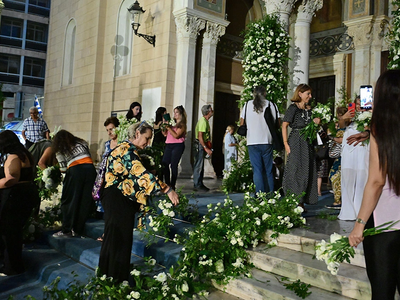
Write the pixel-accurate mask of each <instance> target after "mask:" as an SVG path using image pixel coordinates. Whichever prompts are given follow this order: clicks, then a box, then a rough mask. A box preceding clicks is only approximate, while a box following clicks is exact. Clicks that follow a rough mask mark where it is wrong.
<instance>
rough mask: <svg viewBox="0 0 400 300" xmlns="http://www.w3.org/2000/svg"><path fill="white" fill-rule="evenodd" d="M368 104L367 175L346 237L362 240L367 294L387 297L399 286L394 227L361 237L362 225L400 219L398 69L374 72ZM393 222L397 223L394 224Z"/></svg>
mask: <svg viewBox="0 0 400 300" xmlns="http://www.w3.org/2000/svg"><path fill="white" fill-rule="evenodd" d="M373 108H374V112H373V114H372V120H371V127H370V128H371V138H370V145H371V146H370V147H371V148H370V155H369V173H368V181H367V184H366V185H365V190H364V196H363V199H362V204H361V208H360V212H359V213H358V216H357V219H356V222H355V225H354V229H353V231H352V232H351V233H350V235H349V243H350V245H351V246H354V247H356V246H357V245H358V244H359V243H361V242H363V246H364V257H365V262H366V267H367V274H368V278H369V281H370V282H371V289H372V299H373V300H378V299H379V300H380V299H385V300H388V299H394V298H395V293H396V288H397V290H400V251H399V249H400V230H394V231H391V230H390V231H385V232H382V233H380V234H378V235H374V236H368V237H365V238H363V231H364V229H366V228H372V227H376V226H379V225H382V224H384V223H386V222H390V221H398V220H400V157H399V154H398V149H400V135H398V134H397V133H396V132H394V130H395V128H397V127H398V124H399V115H400V70H390V71H386V72H385V73H383V74H382V75H381V76H380V77H379V79H378V81H377V83H376V87H375V94H374V103H373ZM363 134H364V135H367V134H368V133H363ZM359 136H361V134H359ZM393 228H394V229H400V224H399V223H397V224H395V225H393Z"/></svg>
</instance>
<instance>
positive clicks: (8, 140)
mask: <svg viewBox="0 0 400 300" xmlns="http://www.w3.org/2000/svg"><path fill="white" fill-rule="evenodd" d="M0 154H1V156H2V159H1V160H3V157H4V155H6V154H15V155H17V156H18V158H19V159H20V160H21V161H22V162H25V160H26V158H28V160H29V162H30V163H31V165H32V166H33V157H32V154H31V153H30V152H29V151H28V150H27V149H26V148H25V147H24V145H22V144H21V142H20V141H19V138H18V137H17V135H16V134H15V133H14V132H12V131H11V130H4V131H2V132H0ZM2 163H4V161H2Z"/></svg>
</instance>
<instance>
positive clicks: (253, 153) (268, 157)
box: [248, 144, 274, 193]
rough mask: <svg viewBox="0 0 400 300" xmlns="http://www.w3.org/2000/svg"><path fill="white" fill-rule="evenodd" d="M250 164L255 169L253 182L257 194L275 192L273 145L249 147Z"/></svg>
mask: <svg viewBox="0 0 400 300" xmlns="http://www.w3.org/2000/svg"><path fill="white" fill-rule="evenodd" d="M248 149H249V157H250V163H251V166H252V167H253V182H254V184H255V185H256V193H257V192H259V191H261V192H266V193H268V192H273V191H274V175H273V173H272V166H273V160H272V158H273V155H272V150H273V147H272V144H260V145H249V146H248Z"/></svg>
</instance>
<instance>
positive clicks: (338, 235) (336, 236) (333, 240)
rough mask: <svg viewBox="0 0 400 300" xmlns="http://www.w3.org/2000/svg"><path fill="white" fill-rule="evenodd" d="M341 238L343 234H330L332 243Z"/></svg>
mask: <svg viewBox="0 0 400 300" xmlns="http://www.w3.org/2000/svg"><path fill="white" fill-rule="evenodd" d="M342 238H343V236H341V235H340V234H338V233H336V232H335V233H333V234H331V236H330V242H331V243H332V244H333V243H334V242H336V241H337V240H340V239H342Z"/></svg>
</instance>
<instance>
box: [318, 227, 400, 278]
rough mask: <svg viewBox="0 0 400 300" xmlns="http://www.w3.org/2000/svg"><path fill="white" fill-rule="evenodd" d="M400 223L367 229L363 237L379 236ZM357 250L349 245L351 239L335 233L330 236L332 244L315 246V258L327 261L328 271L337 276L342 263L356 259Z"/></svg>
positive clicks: (321, 243) (322, 243)
mask: <svg viewBox="0 0 400 300" xmlns="http://www.w3.org/2000/svg"><path fill="white" fill-rule="evenodd" d="M397 222H399V221H392V222H387V223H384V224H382V225H380V226H377V227H374V228H369V229H365V230H364V233H363V236H364V237H366V236H371V235H376V234H379V233H381V232H383V231H387V230H391V229H392V226H393V225H394V224H396V223H397ZM354 254H355V250H354V248H353V247H351V246H350V244H349V238H348V237H346V236H341V235H340V234H337V233H333V234H332V235H331V236H330V242H329V243H327V242H326V241H325V240H321V242H320V243H318V244H317V245H316V246H315V257H316V258H317V259H318V260H321V261H325V263H326V265H327V268H328V270H329V271H330V272H331V274H332V275H336V274H337V273H338V271H339V266H340V264H341V263H342V262H344V261H347V262H348V263H350V257H352V258H354Z"/></svg>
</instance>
